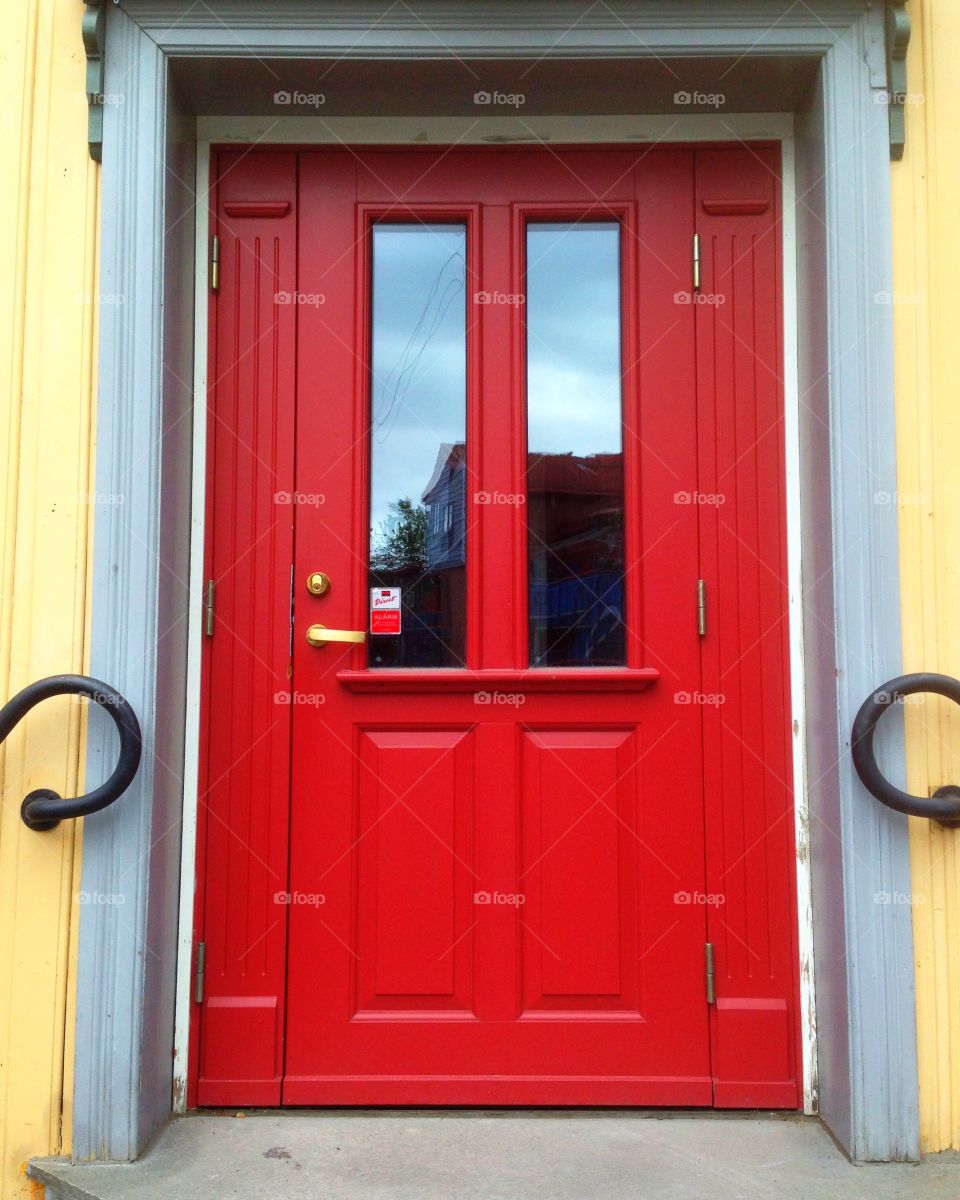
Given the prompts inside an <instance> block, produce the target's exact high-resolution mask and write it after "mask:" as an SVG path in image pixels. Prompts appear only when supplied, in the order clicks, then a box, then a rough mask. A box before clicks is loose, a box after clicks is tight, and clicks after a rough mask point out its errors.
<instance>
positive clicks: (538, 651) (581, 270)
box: [526, 222, 626, 667]
mask: <svg viewBox="0 0 960 1200" xmlns="http://www.w3.org/2000/svg"><path fill="white" fill-rule="evenodd" d="M526 275H527V279H526V282H527V305H526V314H527V532H528V538H527V540H528V570H529V609H530V618H529V621H530V663H531V665H532V666H535V667H577V666H581V667H601V666H622V665H623V664H624V663H625V661H626V657H625V654H626V649H625V636H624V541H623V436H622V415H621V407H622V406H621V386H620V374H621V372H620V345H621V339H620V228H619V225H617V224H616V223H615V222H602V223H601V222H579V223H576V224H559V223H555V222H551V223H540V222H538V223H535V224H530V225H528V226H527V272H526Z"/></svg>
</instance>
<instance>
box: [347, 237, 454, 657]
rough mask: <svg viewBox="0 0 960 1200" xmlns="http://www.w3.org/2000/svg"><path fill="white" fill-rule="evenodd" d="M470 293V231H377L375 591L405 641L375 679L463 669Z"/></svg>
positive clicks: (398, 638) (392, 648) (382, 649)
mask: <svg viewBox="0 0 960 1200" xmlns="http://www.w3.org/2000/svg"><path fill="white" fill-rule="evenodd" d="M465 285H466V229H465V228H464V226H463V225H423V224H406V225H400V224H389V225H388V224H383V225H375V226H374V228H373V316H372V329H371V359H372V377H371V386H370V395H371V423H370V575H369V580H370V587H371V589H373V588H377V589H384V588H399V589H400V622H401V632H400V634H399V635H397V634H392V633H391V634H378V633H376V632H374V628H375V627H374V626H371V633H370V636H369V647H370V650H369V664H370V666H371V667H461V666H464V665H465V663H464V641H465V626H466V544H465V523H466V449H465V438H466V366H467V360H466V286H465Z"/></svg>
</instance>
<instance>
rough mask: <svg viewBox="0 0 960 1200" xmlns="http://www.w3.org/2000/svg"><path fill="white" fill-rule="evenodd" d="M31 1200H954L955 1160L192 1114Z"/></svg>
mask: <svg viewBox="0 0 960 1200" xmlns="http://www.w3.org/2000/svg"><path fill="white" fill-rule="evenodd" d="M28 1173H29V1174H30V1176H31V1177H32V1178H34V1179H36V1180H38V1181H40V1182H42V1183H43V1184H44V1185H45V1186H46V1197H47V1200H128V1198H129V1197H135V1198H136V1200H194V1198H196V1200H278V1198H279V1197H281V1196H282V1197H283V1198H284V1200H704V1197H709V1200H810V1198H811V1197H827V1198H828V1200H854V1198H860V1197H863V1198H869V1200H900V1198H903V1200H907V1198H908V1197H909V1200H958V1197H960V1160H958V1158H957V1157H956V1156H950V1157H946V1156H938V1157H937V1158H936V1159H930V1160H926V1161H925V1162H924V1163H923V1164H921V1165H919V1166H917V1165H911V1164H904V1163H896V1164H883V1165H871V1166H859V1167H857V1166H852V1165H851V1164H850V1163H849V1162H848V1161H847V1160H846V1159H845V1158H844V1157H843V1155H842V1154H841V1153H840V1152H839V1151H838V1150H837V1148H836V1146H835V1145H834V1143H833V1141H832V1140H831V1138H830V1136H829V1135H828V1134H827V1132H826V1131H825V1130H824V1128H823V1126H821V1125H820V1124H819V1123H818V1122H817V1121H816V1120H813V1119H808V1118H802V1117H793V1116H789V1117H785V1116H782V1115H773V1114H766V1115H764V1114H758V1115H744V1114H736V1115H730V1116H727V1115H724V1114H711V1115H703V1114H697V1115H695V1116H694V1115H691V1114H689V1113H663V1112H650V1111H643V1112H639V1111H629V1112H624V1111H609V1110H604V1111H596V1110H594V1111H582V1112H581V1111H564V1112H557V1111H556V1110H547V1111H529V1110H524V1111H515V1112H502V1111H497V1112H491V1111H450V1110H445V1111H427V1112H422V1111H421V1112H414V1111H409V1110H401V1111H383V1110H377V1111H376V1112H370V1111H357V1110H347V1111H343V1110H337V1111H332V1110H327V1111H323V1112H317V1111H308V1110H292V1111H286V1112H247V1113H234V1112H229V1113H203V1114H200V1115H196V1116H187V1117H183V1118H180V1119H178V1120H176V1121H173V1122H172V1123H171V1124H170V1125H169V1126H168V1127H167V1128H166V1129H165V1130H164V1131H163V1133H162V1134H161V1135H160V1137H159V1138H158V1139H157V1141H156V1142H155V1144H154V1145H153V1146H152V1147H151V1148H150V1149H149V1150H148V1151H147V1153H146V1154H145V1155H144V1156H143V1157H142V1158H141V1159H139V1160H138V1161H137V1162H135V1163H122V1164H112V1163H93V1164H84V1165H81V1164H76V1165H74V1164H70V1163H68V1162H66V1161H65V1160H62V1159H37V1160H34V1161H33V1162H32V1163H31V1164H30V1167H29V1171H28Z"/></svg>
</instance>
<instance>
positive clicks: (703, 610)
mask: <svg viewBox="0 0 960 1200" xmlns="http://www.w3.org/2000/svg"><path fill="white" fill-rule="evenodd" d="M697 633H699V634H700V636H701V637H706V636H707V585H706V584H705V583H704V581H703V580H702V579H698V580H697Z"/></svg>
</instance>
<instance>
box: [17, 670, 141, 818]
mask: <svg viewBox="0 0 960 1200" xmlns="http://www.w3.org/2000/svg"><path fill="white" fill-rule="evenodd" d="M52 696H87V697H88V698H89V699H90V700H93V701H95V702H96V703H97V704H99V705H101V707H103V708H105V709H106V710H107V712H108V713H109V714H110V716H111V717H112V718H113V723H114V724H115V725H116V727H117V733H119V735H120V758H119V760H118V762H117V765H116V768H115V769H114V772H113V774H112V775H111V776H110V778H109V779H108V780H107V781H106V782H105V783H101V784H100V786H99V787H98V788H94V789H93V791H92V792H87V794H86V795H85V796H77V797H75V798H72V799H66V800H65V799H63V798H62V797H61V796H60V795H59V793H57V792H54V791H52V790H51V789H50V788H37V789H36V791H33V792H30V793H29V794H28V795H26V796H25V797H24V800H23V803H22V804H21V805H20V817H21V819H22V820H23V823H24V825H26V826H28V828H30V829H37V830H44V829H53V828H54V827H55V826H56V825H59V824H60V822H61V821H62V820H63V819H64V818H66V817H88V816H89V815H90V814H91V813H95V812H99V811H100V810H101V809H102V808H106V807H107V805H108V804H112V803H113V802H114V800H116V799H118V798H119V797H120V796H122V795H123V793H124V792H125V791H126V790H127V788H128V787H129V786H130V784H131V783H132V782H133V777H134V776H135V775H136V773H137V768H138V767H139V766H140V755H141V752H142V750H143V738H142V736H141V733H140V722H139V721H138V720H137V716H136V713H135V712H134V711H133V709H132V708H131V707H130V705H129V703H128V702H127V701H126V700H125V699H124V698H123V696H121V695H120V693H119V692H118V691H117V690H116V689H115V688H112V687H110V686H109V685H108V684H106V683H101V682H100V680H99V679H90V678H89V676H87V675H51V676H50V677H49V678H48V679H38V680H37V682H36V683H31V684H29V685H28V686H27V687H25V688H24V689H23V691H21V692H17V694H16V695H15V696H14V697H13V699H12V700H8V701H7V703H6V704H5V705H4V706H3V708H0V742H2V741H3V740H4V739H5V738H6V737H7V735H8V734H9V733H10V731H11V730H12V729H13V727H14V726H15V725H16V724H17V723H18V722H19V721H20V719H21V718H22V717H25V716H26V714H27V713H28V712H29V711H30V709H31V708H33V707H34V706H35V705H37V704H39V703H40V702H41V701H43V700H49V699H50V698H51V697H52Z"/></svg>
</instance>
